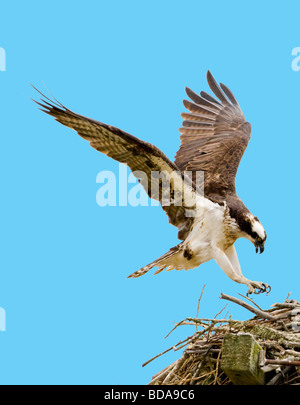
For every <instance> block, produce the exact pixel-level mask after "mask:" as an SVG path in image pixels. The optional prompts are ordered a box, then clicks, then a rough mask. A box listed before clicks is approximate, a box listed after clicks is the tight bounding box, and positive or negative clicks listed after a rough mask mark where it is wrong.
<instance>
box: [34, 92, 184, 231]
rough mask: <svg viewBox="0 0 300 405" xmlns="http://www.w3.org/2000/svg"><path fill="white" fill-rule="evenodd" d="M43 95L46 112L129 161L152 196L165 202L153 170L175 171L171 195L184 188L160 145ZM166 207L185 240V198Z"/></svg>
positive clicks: (176, 170)
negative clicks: (153, 175) (179, 204)
mask: <svg viewBox="0 0 300 405" xmlns="http://www.w3.org/2000/svg"><path fill="white" fill-rule="evenodd" d="M36 90H37V89H36ZM37 91H38V90H37ZM38 92H39V91H38ZM39 93H40V92H39ZM40 94H41V95H42V96H43V97H44V99H42V100H41V101H42V103H40V102H37V101H35V102H36V103H37V104H39V105H40V106H41V107H42V108H41V110H42V111H44V112H46V113H47V114H49V115H51V116H53V117H54V118H55V119H56V120H57V121H58V122H60V123H61V124H63V125H66V126H67V127H69V128H72V129H74V130H75V131H77V133H78V134H79V135H80V136H81V137H82V138H84V139H86V140H88V141H89V142H90V145H91V146H92V147H93V148H95V149H96V150H98V151H99V152H102V153H104V154H106V155H107V156H109V157H111V158H113V159H115V160H117V161H119V162H122V163H125V164H127V165H128V166H129V167H130V169H131V170H132V171H133V174H134V175H135V176H136V177H137V178H139V179H140V183H141V184H142V186H143V187H144V189H145V190H146V192H147V193H148V195H149V197H151V198H153V199H155V200H158V201H160V202H161V203H162V196H163V194H162V188H161V186H162V183H161V182H157V181H155V182H154V181H153V177H152V176H151V173H152V172H159V173H161V172H165V173H166V175H168V174H170V175H171V176H172V174H173V175H174V174H175V175H176V176H177V177H176V176H175V177H176V178H177V180H176V181H170V194H171V196H172V195H175V194H176V193H177V192H178V188H180V187H178V184H179V183H180V181H182V180H183V175H182V173H181V171H180V169H179V168H178V167H177V166H176V164H175V163H172V162H171V161H170V160H169V159H168V158H167V156H165V155H164V154H163V153H162V152H161V150H160V149H158V148H157V147H156V146H154V145H151V144H150V143H147V142H144V141H142V140H140V139H138V138H136V137H134V136H132V135H130V134H128V133H126V132H124V131H122V130H121V129H118V128H115V127H113V126H111V125H107V124H103V123H102V122H98V121H95V120H93V119H90V118H87V117H84V116H82V115H79V114H76V113H74V112H72V111H71V110H69V109H68V108H66V107H64V106H63V105H62V104H61V103H59V102H57V100H56V101H53V100H50V99H49V98H48V97H46V96H44V95H43V94H42V93H40ZM45 99H46V100H47V101H46V100H45ZM145 175H146V176H145ZM178 179H179V180H178ZM153 183H155V184H153ZM157 184H158V186H157ZM179 186H180V184H179ZM181 190H182V186H181ZM181 190H180V193H181ZM162 208H163V209H164V210H165V211H166V213H167V214H168V216H169V222H170V223H171V224H172V225H175V226H177V227H178V228H179V234H178V235H179V236H178V237H179V238H180V239H182V235H183V233H182V231H181V230H183V229H186V226H187V222H188V223H189V222H190V221H189V219H188V218H186V215H185V208H184V201H183V205H182V206H176V205H175V204H172V202H171V204H170V205H163V204H162Z"/></svg>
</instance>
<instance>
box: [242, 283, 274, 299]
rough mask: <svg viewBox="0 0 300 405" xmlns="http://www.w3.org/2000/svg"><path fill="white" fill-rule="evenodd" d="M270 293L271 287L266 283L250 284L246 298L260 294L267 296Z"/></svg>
mask: <svg viewBox="0 0 300 405" xmlns="http://www.w3.org/2000/svg"><path fill="white" fill-rule="evenodd" d="M270 291H271V286H269V285H268V284H266V283H258V282H255V281H253V282H251V283H250V288H249V290H248V291H247V297H248V296H249V295H250V294H261V293H266V294H267V295H269V293H270Z"/></svg>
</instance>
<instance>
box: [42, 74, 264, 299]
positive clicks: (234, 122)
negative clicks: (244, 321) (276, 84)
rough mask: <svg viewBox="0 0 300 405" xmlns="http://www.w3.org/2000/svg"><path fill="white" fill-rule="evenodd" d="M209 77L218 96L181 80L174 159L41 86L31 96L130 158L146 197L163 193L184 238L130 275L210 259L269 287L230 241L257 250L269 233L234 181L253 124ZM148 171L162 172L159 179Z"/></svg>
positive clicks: (109, 151) (103, 146) (255, 285)
mask: <svg viewBox="0 0 300 405" xmlns="http://www.w3.org/2000/svg"><path fill="white" fill-rule="evenodd" d="M207 81H208V85H209V87H210V89H211V90H212V92H213V93H214V95H215V96H216V97H217V98H218V100H217V99H216V98H214V97H212V96H211V95H209V94H208V93H206V92H204V91H201V93H200V94H196V93H195V92H194V91H192V90H190V89H189V88H186V93H187V95H188V97H189V98H190V100H191V101H188V100H184V101H183V104H184V106H185V107H186V109H187V110H188V111H189V112H184V113H182V118H183V119H184V121H183V126H182V128H180V129H179V131H180V133H181V136H180V139H181V145H180V148H179V150H178V152H177V154H176V156H175V161H174V162H171V161H170V160H169V159H168V158H167V156H165V155H164V154H163V153H162V151H161V150H160V149H158V148H157V147H156V146H154V145H151V144H150V143H147V142H144V141H142V140H140V139H138V138H136V137H134V136H132V135H130V134H128V133H126V132H124V131H122V130H121V129H118V128H115V127H113V126H111V125H107V124H104V123H102V122H98V121H95V120H93V119H90V118H87V117H84V116H82V115H79V114H76V113H74V112H73V111H71V110H69V109H68V108H66V107H65V106H63V105H62V104H61V103H59V102H58V101H57V100H56V99H55V101H53V100H51V99H50V98H48V97H46V96H44V95H43V94H42V93H40V92H39V93H40V94H41V95H42V97H43V98H42V99H41V101H42V102H41V103H40V102H37V101H36V103H37V104H39V105H40V106H41V107H42V108H41V110H42V111H44V112H46V113H47V114H49V115H51V116H53V117H54V118H55V119H56V120H57V121H58V122H60V123H61V124H63V125H65V126H67V127H69V128H72V129H74V130H75V131H77V133H78V134H79V135H80V136H81V137H83V138H84V139H86V140H88V141H89V142H90V145H91V146H92V147H93V148H95V149H96V150H98V151H99V152H102V153H104V154H106V155H107V156H109V157H111V158H113V159H115V160H117V161H119V162H122V163H125V164H127V165H128V166H129V167H130V169H131V170H132V171H133V174H134V175H135V176H136V177H137V178H139V181H140V183H141V184H142V186H143V187H144V189H145V190H146V192H147V193H148V195H149V197H150V198H154V199H156V200H158V201H160V203H161V205H162V208H163V209H164V210H165V212H166V213H167V215H168V217H169V222H170V223H171V224H172V225H174V226H176V227H177V228H178V239H179V240H181V242H180V243H179V244H178V245H177V246H175V247H173V248H171V249H170V250H169V251H168V252H167V253H165V254H164V255H162V256H161V257H159V258H158V259H156V260H154V261H153V262H152V263H150V264H148V265H146V266H144V267H142V268H141V269H140V270H138V271H136V272H135V273H133V274H131V275H130V276H129V277H132V278H135V277H140V276H142V275H143V274H145V273H147V272H148V271H149V270H150V269H152V268H153V267H158V270H157V271H156V272H155V273H154V274H157V273H159V272H161V271H162V270H164V269H166V270H171V269H176V270H182V269H184V270H188V269H193V268H195V267H198V266H199V265H200V264H202V263H205V262H207V261H209V260H211V259H214V260H215V261H216V262H217V264H218V265H219V266H220V267H221V269H222V270H223V271H224V272H225V273H226V275H227V276H228V277H230V278H231V279H232V280H233V281H235V282H237V283H241V284H245V285H247V286H248V292H247V294H251V293H253V292H254V293H260V292H269V291H270V289H271V288H270V286H269V285H268V284H265V283H262V282H257V281H251V280H248V279H247V278H246V277H244V276H243V274H242V271H241V267H240V264H239V261H238V257H237V253H236V250H235V247H234V243H235V241H236V240H237V239H238V238H241V237H243V238H246V239H248V240H249V241H250V242H252V243H253V245H254V246H255V249H256V253H257V252H258V251H259V252H260V253H262V252H263V251H264V245H265V241H266V238H267V235H266V232H265V230H264V228H263V226H262V224H261V222H260V221H259V220H258V218H257V217H256V216H254V215H252V214H251V212H250V211H249V210H248V208H246V206H245V205H244V204H243V202H242V201H241V199H240V198H239V197H238V196H237V194H236V189H235V177H236V173H237V169H238V166H239V163H240V160H241V158H242V156H243V154H244V152H245V150H246V147H247V145H248V142H249V140H250V133H251V125H250V123H249V122H247V121H246V120H245V117H244V114H243V112H242V110H241V108H240V106H239V104H238V102H237V100H236V98H235V97H234V95H233V94H232V92H231V91H230V90H229V89H228V87H227V86H225V85H224V84H222V83H220V85H218V84H217V82H216V81H215V79H214V78H213V76H212V74H211V73H210V72H209V71H208V72H207ZM36 90H37V89H36ZM37 91H38V90H37ZM153 173H163V176H162V177H161V178H160V180H159V181H158V182H157V181H154V180H155V176H153ZM197 173H204V176H202V182H201V181H200V182H199V181H198V180H197ZM165 180H167V183H166V182H165ZM186 180H187V181H186ZM163 183H164V184H168V186H167V191H168V192H169V195H170V196H171V197H170V199H169V201H167V202H166V201H164V198H165V195H166V191H165V190H164V189H163ZM197 183H200V186H201V187H200V189H201V190H202V191H201V190H200V191H199V187H198V185H199V184H197ZM165 188H166V187H165ZM178 195H179V196H181V204H178V198H177V197H178Z"/></svg>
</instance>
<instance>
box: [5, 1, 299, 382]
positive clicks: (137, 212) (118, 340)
mask: <svg viewBox="0 0 300 405" xmlns="http://www.w3.org/2000/svg"><path fill="white" fill-rule="evenodd" d="M297 3H298V4H297ZM299 12H300V5H299V2H296V1H289V2H276V3H274V2H273V3H272V4H271V3H270V2H265V3H263V2H261V1H251V2H248V5H247V4H245V2H243V3H241V2H238V1H227V2H222V1H215V2H213V3H212V2H206V1H189V2H184V1H164V2H162V1H153V0H152V1H151V2H150V1H145V2H138V1H127V2H125V1H110V2H104V1H89V0H87V1H84V2H79V1H72V2H71V1H65V2H61V1H57V0H53V1H52V2H51V3H41V2H38V1H28V2H21V1H19V2H17V1H11V2H6V3H3V2H2V4H1V8H0V13H1V24H0V46H1V47H3V48H4V49H5V51H6V57H7V66H6V71H5V72H0V89H1V93H0V111H1V148H0V149H1V150H0V154H1V158H0V164H1V255H0V264H1V268H0V306H1V307H3V308H4V309H5V311H6V316H7V324H6V327H7V331H6V332H2V333H0V359H1V361H0V383H1V384H145V383H147V382H148V381H149V380H150V379H151V376H152V375H153V374H155V373H157V372H158V371H160V370H161V369H162V368H164V367H165V366H166V365H168V364H170V363H171V362H173V361H174V360H176V359H177V358H178V356H180V353H178V352H177V353H173V352H171V353H169V354H167V355H165V356H163V357H161V358H160V359H158V360H156V361H154V362H153V363H151V364H149V365H148V366H146V367H145V368H142V366H141V365H142V363H143V362H144V361H146V360H148V359H149V358H151V357H153V356H154V355H156V354H158V353H160V352H162V351H163V350H165V349H167V348H168V347H170V346H172V345H173V344H175V343H177V342H178V341H179V340H180V339H182V338H185V337H187V336H189V335H191V334H192V333H193V332H194V328H193V327H189V326H183V327H181V328H179V329H177V331H175V332H174V334H172V335H171V336H170V337H168V338H167V339H164V336H165V335H166V334H167V333H168V332H169V331H170V329H172V327H173V325H174V324H173V322H175V321H180V320H182V319H183V318H185V317H187V316H194V315H196V311H197V300H198V298H199V295H200V293H201V290H202V287H203V285H204V284H206V288H205V291H204V295H203V298H202V301H201V307H200V316H202V317H214V316H215V314H216V313H217V312H219V311H220V310H221V309H222V308H223V307H224V305H225V302H224V301H221V300H220V299H219V296H220V293H221V292H223V293H226V294H230V295H234V296H238V295H237V294H238V293H242V294H245V293H246V291H247V287H245V286H242V285H239V284H236V283H234V282H232V281H231V280H230V279H229V278H227V277H226V276H225V274H224V273H223V272H222V271H221V270H220V269H219V268H218V266H217V265H216V264H215V262H209V263H207V264H204V265H202V266H201V267H200V268H199V269H195V270H191V271H188V272H176V271H172V272H163V273H161V274H160V275H158V276H155V277H153V276H152V274H149V273H148V274H147V275H146V276H144V277H142V278H139V279H134V280H132V279H130V280H128V279H126V276H127V275H128V274H130V273H132V272H133V271H135V270H138V269H139V268H140V267H142V266H143V265H145V264H147V263H148V262H150V261H152V260H154V259H156V258H157V257H158V256H159V255H161V254H162V253H164V252H165V251H167V250H168V249H169V248H170V247H171V246H174V245H175V244H177V243H178V241H177V238H176V235H177V230H176V228H174V227H172V226H171V225H169V224H168V219H167V216H166V215H165V213H164V212H163V211H162V210H161V208H160V207H136V208H134V207H106V208H100V207H99V206H98V205H97V204H96V192H97V190H98V188H99V184H96V176H97V173H98V172H99V171H100V170H112V171H114V172H115V173H116V174H117V173H118V164H117V162H115V161H113V160H110V159H109V158H107V157H106V156H104V155H101V154H99V153H98V152H96V151H95V150H93V149H92V148H90V146H89V145H88V143H87V142H85V141H84V140H83V139H81V138H80V137H79V136H77V135H76V133H75V132H73V131H71V130H69V129H68V128H65V127H63V126H61V125H59V124H58V123H56V122H55V121H54V120H53V119H51V118H50V117H48V116H47V115H45V114H43V113H41V112H40V111H39V110H38V109H37V108H36V105H34V103H33V102H32V101H31V100H30V97H33V98H36V97H37V94H36V93H35V91H34V90H33V89H32V88H31V87H30V84H29V83H33V84H34V85H35V86H37V87H39V88H40V89H42V90H43V91H45V87H44V83H45V85H46V86H47V88H49V89H50V91H51V92H52V93H53V94H54V95H55V97H56V98H58V99H59V100H60V101H61V102H63V103H64V104H65V105H66V106H68V107H69V108H71V109H73V110H74V111H76V112H78V113H81V114H83V115H87V116H89V117H92V118H95V119H98V120H100V121H103V122H106V123H108V124H112V125H115V126H117V127H120V128H122V129H123V130H125V131H127V132H129V133H132V134H133V135H135V136H138V137H140V138H142V139H144V140H147V141H149V142H151V143H153V144H155V145H157V146H158V147H159V148H161V149H162V150H163V152H164V153H166V154H167V155H168V156H169V157H170V158H171V159H172V158H173V156H174V155H175V153H176V150H177V149H178V147H179V132H178V128H179V127H180V126H181V121H182V120H181V117H180V113H181V112H182V111H184V107H183V105H182V99H183V98H185V92H184V87H185V86H189V87H191V88H192V89H194V90H195V91H197V92H199V91H200V90H205V91H207V90H208V86H207V84H206V79H205V75H206V70H207V69H210V70H211V71H212V73H213V74H214V76H215V77H216V79H217V80H218V81H221V82H223V83H225V84H227V85H228V86H229V88H230V89H231V90H232V91H233V92H234V94H235V95H236V97H237V99H238V101H239V103H240V105H241V107H242V109H243V111H244V114H245V116H246V118H247V120H248V121H250V122H251V124H252V128H253V130H252V139H251V142H250V144H249V147H248V149H247V151H246V153H245V155H244V158H243V160H242V163H241V166H240V169H239V172H238V176H237V190H238V194H239V196H240V197H241V198H242V199H243V201H244V202H245V204H246V205H247V206H248V207H249V209H250V210H251V211H252V212H253V214H254V215H257V216H258V217H259V218H260V220H261V221H262V223H263V225H264V227H265V229H266V230H267V233H268V240H267V244H266V249H265V253H264V254H263V255H256V254H255V249H254V247H253V246H252V245H251V244H250V243H249V242H248V241H246V240H239V241H238V242H237V244H236V246H237V251H238V255H239V259H240V263H241V266H242V269H243V272H244V274H245V276H246V277H248V278H250V279H254V280H260V281H265V282H267V283H269V284H271V286H272V292H271V294H270V295H269V296H265V295H260V296H255V297H254V298H255V300H256V302H257V303H258V304H259V305H261V306H262V307H264V308H269V307H270V305H271V304H272V303H274V302H276V301H283V300H284V299H285V298H286V296H287V295H288V293H289V292H292V295H291V298H295V299H297V298H298V299H299V296H300V286H299V264H298V257H299V256H298V255H299V237H298V234H299V217H298V212H299V197H300V195H299V190H298V187H299V181H298V171H299V169H298V164H299V146H300V134H299V111H300V110H299V108H300V100H299V94H300V72H295V71H293V70H292V68H291V63H292V59H293V56H292V55H291V52H292V49H293V48H294V47H296V46H300V39H299ZM227 310H229V311H230V313H231V314H232V317H233V318H237V319H247V318H249V317H250V316H251V315H250V313H249V312H248V311H246V310H245V309H243V308H240V307H238V306H235V305H234V304H229V305H228V306H227V308H226V311H227ZM226 311H225V312H226Z"/></svg>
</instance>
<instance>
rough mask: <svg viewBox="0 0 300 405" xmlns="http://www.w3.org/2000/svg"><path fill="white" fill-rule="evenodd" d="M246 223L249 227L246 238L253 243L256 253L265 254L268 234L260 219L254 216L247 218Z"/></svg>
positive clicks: (246, 230) (247, 227)
mask: <svg viewBox="0 0 300 405" xmlns="http://www.w3.org/2000/svg"><path fill="white" fill-rule="evenodd" d="M246 222H247V226H246V229H245V233H246V235H245V237H246V238H247V239H248V240H250V242H252V243H253V245H254V246H255V251H256V253H258V252H259V253H263V251H264V250H265V242H266V239H267V234H266V231H265V230H264V227H263V226H262V224H261V222H260V221H259V219H258V218H257V217H255V216H253V215H252V214H251V215H249V216H247V219H246Z"/></svg>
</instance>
